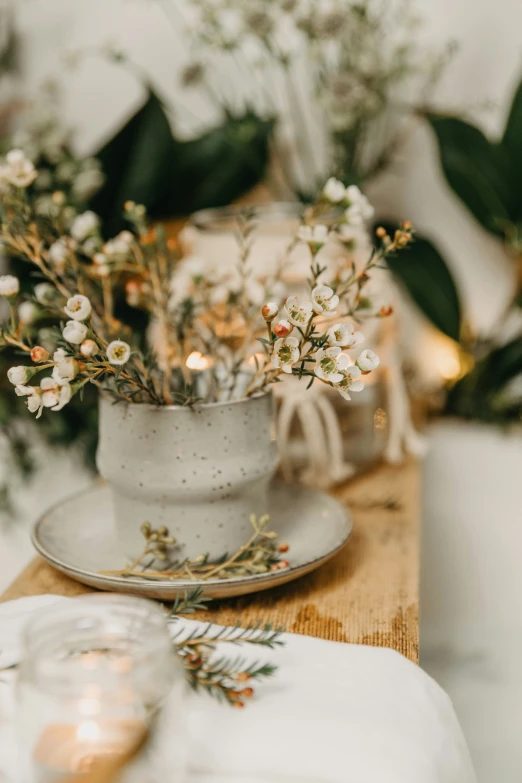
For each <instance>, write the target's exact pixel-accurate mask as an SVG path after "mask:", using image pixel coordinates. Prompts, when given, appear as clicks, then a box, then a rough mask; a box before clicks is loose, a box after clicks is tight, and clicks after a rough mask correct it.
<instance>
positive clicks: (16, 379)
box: [7, 364, 34, 386]
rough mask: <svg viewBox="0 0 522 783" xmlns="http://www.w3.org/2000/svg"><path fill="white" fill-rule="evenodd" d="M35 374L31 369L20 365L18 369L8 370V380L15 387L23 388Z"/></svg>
mask: <svg viewBox="0 0 522 783" xmlns="http://www.w3.org/2000/svg"><path fill="white" fill-rule="evenodd" d="M33 374H34V373H32V372H31V368H30V367H26V366H25V365H23V364H19V365H18V366H17V367H10V368H9V369H8V371H7V378H8V379H9V382H10V383H12V384H13V386H20V385H21V386H23V385H24V384H26V383H27V381H28V380H29V378H31V376H32V375H33Z"/></svg>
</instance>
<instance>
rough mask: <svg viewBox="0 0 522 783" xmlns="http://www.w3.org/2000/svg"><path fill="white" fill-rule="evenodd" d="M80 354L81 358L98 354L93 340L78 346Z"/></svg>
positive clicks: (85, 341)
mask: <svg viewBox="0 0 522 783" xmlns="http://www.w3.org/2000/svg"><path fill="white" fill-rule="evenodd" d="M80 353H81V355H82V356H94V355H95V354H97V353H98V346H97V345H96V343H95V342H94V340H84V341H83V343H82V344H81V345H80Z"/></svg>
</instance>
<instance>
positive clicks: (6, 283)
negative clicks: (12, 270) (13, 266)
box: [0, 275, 20, 296]
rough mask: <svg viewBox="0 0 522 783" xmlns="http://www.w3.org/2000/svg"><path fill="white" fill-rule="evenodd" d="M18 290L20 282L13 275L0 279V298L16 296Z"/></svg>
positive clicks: (3, 276)
mask: <svg viewBox="0 0 522 783" xmlns="http://www.w3.org/2000/svg"><path fill="white" fill-rule="evenodd" d="M19 290H20V281H19V280H18V278H17V277H15V276H14V275H2V276H1V277H0V296H16V294H17V293H18V291H19Z"/></svg>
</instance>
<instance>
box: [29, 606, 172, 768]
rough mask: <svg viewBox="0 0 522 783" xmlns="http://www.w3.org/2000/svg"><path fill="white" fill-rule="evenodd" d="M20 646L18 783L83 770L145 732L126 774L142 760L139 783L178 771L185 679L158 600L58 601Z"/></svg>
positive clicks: (118, 753)
mask: <svg viewBox="0 0 522 783" xmlns="http://www.w3.org/2000/svg"><path fill="white" fill-rule="evenodd" d="M24 648H25V649H24V657H23V661H22V663H21V666H20V672H19V679H18V686H17V717H16V723H17V735H18V744H19V752H20V768H21V772H22V776H21V780H22V781H23V783H54V781H60V780H62V779H65V778H67V779H70V778H74V777H75V776H78V778H79V779H80V778H81V775H82V773H84V772H87V771H89V770H91V769H92V768H93V767H95V766H96V764H97V763H100V762H101V761H104V760H105V761H107V760H110V759H116V758H117V757H118V756H124V755H125V754H127V753H128V752H129V750H131V749H132V748H133V747H134V746H135V745H136V744H137V743H139V742H140V739H142V738H143V737H144V736H146V737H147V741H146V744H145V747H144V750H143V751H142V753H141V755H139V756H138V758H137V760H136V761H135V762H133V765H132V766H131V767H130V768H129V774H132V775H133V777H134V771H135V770H136V768H137V767H138V768H139V771H140V779H141V780H142V782H143V783H148V782H149V781H150V783H155V781H160V780H166V779H168V780H169V781H171V782H172V783H178V781H180V782H181V781H182V780H183V775H184V767H185V758H184V746H185V743H184V740H183V733H182V730H181V727H182V722H183V715H182V713H183V703H184V694H185V679H184V673H183V669H182V665H181V662H180V661H179V660H178V659H177V656H176V653H175V650H174V647H173V644H172V641H171V639H170V636H169V633H168V628H167V622H166V618H165V615H164V612H163V611H162V610H161V608H160V607H159V606H157V605H156V604H154V603H152V602H151V601H146V600H143V599H139V598H133V597H131V596H115V595H109V594H101V595H92V596H91V595H88V596H82V597H81V598H76V599H73V600H68V601H63V602H60V603H58V604H57V605H55V606H53V607H51V608H49V609H47V610H45V611H42V613H41V615H40V616H39V617H38V618H37V619H36V620H33V621H31V624H30V626H29V627H28V628H27V629H26V631H25V634H24ZM167 724H168V725H167ZM123 779H124V780H125V777H124V778H123Z"/></svg>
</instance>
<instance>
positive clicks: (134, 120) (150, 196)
mask: <svg viewBox="0 0 522 783" xmlns="http://www.w3.org/2000/svg"><path fill="white" fill-rule="evenodd" d="M175 150H176V145H175V141H174V139H173V136H172V131H171V129H170V125H169V121H168V118H167V115H166V112H165V109H164V107H163V104H162V103H161V101H160V100H159V98H158V97H157V96H156V95H155V94H154V93H153V92H152V91H150V92H149V94H148V97H147V100H146V101H145V103H144V104H143V106H142V107H141V108H140V109H138V111H137V112H136V114H134V116H132V117H131V118H130V120H129V121H128V122H127V123H126V124H125V125H124V126H123V128H122V129H121V130H120V131H118V133H116V135H115V136H114V137H113V138H112V139H111V140H110V141H109V142H108V143H107V144H106V145H105V146H104V147H103V148H102V149H101V150H100V151H99V152H98V153H97V157H98V158H99V159H100V161H101V163H102V166H103V169H104V171H105V175H106V182H105V185H104V187H103V188H102V190H101V191H100V192H99V193H97V194H96V196H95V197H94V199H93V201H92V204H91V206H92V209H94V210H95V211H96V212H98V213H99V214H100V215H101V216H102V218H103V220H104V225H105V231H106V233H107V235H112V234H114V233H115V232H116V231H118V230H119V229H120V228H121V227H122V213H123V205H124V203H125V202H126V201H127V200H132V201H136V202H137V203H139V204H145V206H146V207H147V209H148V210H149V211H150V213H151V214H154V212H155V211H156V209H157V208H158V207H159V205H160V204H161V203H162V202H163V200H164V198H165V195H166V194H167V193H168V192H169V191H170V189H171V188H173V187H174V182H173V179H172V178H173V165H174V161H175V155H176V152H175Z"/></svg>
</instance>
